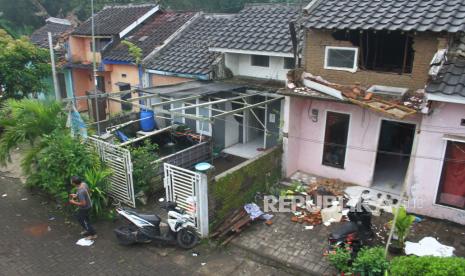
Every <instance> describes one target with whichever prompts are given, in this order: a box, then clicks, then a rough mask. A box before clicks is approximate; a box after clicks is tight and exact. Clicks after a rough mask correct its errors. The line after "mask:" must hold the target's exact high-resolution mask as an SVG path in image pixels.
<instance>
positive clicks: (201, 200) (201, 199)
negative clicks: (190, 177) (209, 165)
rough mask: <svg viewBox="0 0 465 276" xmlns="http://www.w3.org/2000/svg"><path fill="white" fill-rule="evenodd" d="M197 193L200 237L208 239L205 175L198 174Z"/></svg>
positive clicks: (206, 179) (206, 182)
mask: <svg viewBox="0 0 465 276" xmlns="http://www.w3.org/2000/svg"><path fill="white" fill-rule="evenodd" d="M197 192H198V193H197V203H198V206H197V208H199V210H198V214H199V216H200V220H199V221H200V225H199V226H200V236H201V237H202V238H208V228H209V225H208V176H207V175H206V174H203V173H201V174H200V182H199V187H198V190H197Z"/></svg>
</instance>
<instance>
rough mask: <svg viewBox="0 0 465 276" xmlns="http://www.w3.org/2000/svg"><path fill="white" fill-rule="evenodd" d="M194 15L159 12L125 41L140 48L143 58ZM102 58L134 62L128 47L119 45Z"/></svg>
mask: <svg viewBox="0 0 465 276" xmlns="http://www.w3.org/2000/svg"><path fill="white" fill-rule="evenodd" d="M194 15H195V13H193V12H185V13H176V12H159V13H158V14H156V15H155V16H154V17H152V18H151V19H149V20H148V21H146V22H144V23H143V24H142V25H141V26H139V27H138V28H137V29H135V30H134V31H132V32H131V33H129V34H128V35H127V37H126V40H128V41H130V42H132V43H134V44H135V45H136V46H138V47H139V48H141V50H142V58H145V57H146V56H147V55H149V54H150V53H151V52H152V51H153V50H154V49H155V48H156V47H157V46H161V45H163V44H164V42H165V41H166V40H167V39H168V38H169V37H171V36H172V35H173V34H174V33H176V32H177V31H178V30H179V29H180V28H181V27H182V26H183V25H184V24H186V23H187V22H188V21H189V20H190V19H192V17H193V16H194ZM103 57H104V59H107V60H117V61H126V62H134V59H133V57H132V56H131V55H130V54H129V52H128V47H127V46H126V45H124V44H121V43H118V44H116V45H114V46H113V47H111V48H110V49H109V50H107V51H106V52H105V53H104V55H103Z"/></svg>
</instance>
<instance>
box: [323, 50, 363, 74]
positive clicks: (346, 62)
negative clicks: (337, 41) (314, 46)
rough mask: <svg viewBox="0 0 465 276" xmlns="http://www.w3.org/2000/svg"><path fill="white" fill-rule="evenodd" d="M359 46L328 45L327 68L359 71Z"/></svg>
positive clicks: (326, 54)
mask: <svg viewBox="0 0 465 276" xmlns="http://www.w3.org/2000/svg"><path fill="white" fill-rule="evenodd" d="M357 57H358V48H351V47H330V46H328V47H326V53H325V69H335V70H345V71H349V72H355V71H357Z"/></svg>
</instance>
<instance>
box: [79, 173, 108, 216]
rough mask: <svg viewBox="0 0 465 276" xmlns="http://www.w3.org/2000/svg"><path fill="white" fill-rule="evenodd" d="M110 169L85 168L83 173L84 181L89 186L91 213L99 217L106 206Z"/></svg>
mask: <svg viewBox="0 0 465 276" xmlns="http://www.w3.org/2000/svg"><path fill="white" fill-rule="evenodd" d="M111 173H112V171H111V170H110V169H98V168H93V169H90V170H87V171H86V172H85V174H84V177H85V181H86V183H87V186H88V187H89V194H90V198H91V200H92V213H93V215H95V216H97V217H100V216H102V215H103V214H104V211H105V209H106V207H107V206H108V197H107V193H106V191H107V189H108V185H109V183H108V177H109V176H110V175H111Z"/></svg>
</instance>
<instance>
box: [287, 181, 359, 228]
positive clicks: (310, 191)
mask: <svg viewBox="0 0 465 276" xmlns="http://www.w3.org/2000/svg"><path fill="white" fill-rule="evenodd" d="M351 185H352V184H350V183H346V182H343V181H341V180H338V179H324V178H316V177H311V181H310V182H309V183H302V184H300V185H294V187H293V189H292V190H287V191H286V195H287V196H289V198H290V199H291V198H292V197H293V196H301V195H303V196H306V198H307V200H306V202H305V203H304V204H303V203H297V204H296V205H295V206H293V208H294V209H293V210H292V211H293V212H292V216H291V221H292V222H295V223H301V224H304V223H305V224H307V225H309V226H316V225H320V224H324V225H326V226H329V225H330V224H331V223H333V222H340V221H341V220H347V218H346V216H345V215H346V214H347V210H343V208H342V206H344V205H345V203H346V202H347V198H346V197H345V193H344V190H345V189H346V188H347V187H349V186H351ZM325 200H328V201H327V202H325ZM339 200H340V201H342V202H340V201H339ZM309 229H310V228H309Z"/></svg>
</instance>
